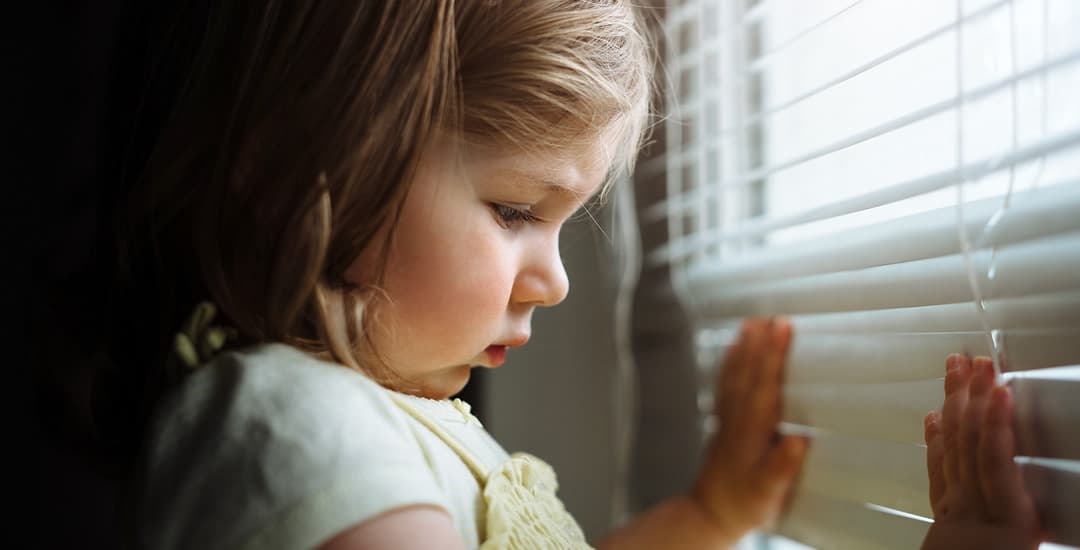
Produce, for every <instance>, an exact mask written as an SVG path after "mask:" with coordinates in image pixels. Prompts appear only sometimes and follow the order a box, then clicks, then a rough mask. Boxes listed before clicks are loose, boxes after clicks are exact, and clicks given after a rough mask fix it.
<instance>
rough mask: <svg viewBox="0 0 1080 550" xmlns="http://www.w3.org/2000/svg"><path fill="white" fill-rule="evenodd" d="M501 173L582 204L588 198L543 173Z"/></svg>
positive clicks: (518, 171) (506, 171)
mask: <svg viewBox="0 0 1080 550" xmlns="http://www.w3.org/2000/svg"><path fill="white" fill-rule="evenodd" d="M503 173H504V174H506V175H509V176H513V177H514V178H517V179H519V180H525V181H527V182H529V183H532V184H533V185H540V186H542V187H544V188H545V189H546V190H547V191H551V192H553V193H556V194H558V195H562V196H564V197H567V198H569V199H573V200H576V201H582V202H584V201H586V200H588V197H586V196H584V195H583V194H582V193H580V192H578V191H576V190H575V189H573V188H572V187H570V186H568V185H566V184H565V183H563V182H561V181H559V180H558V179H555V178H552V177H549V176H548V175H546V174H543V173H533V172H524V171H521V170H515V169H512V168H511V169H507V170H505V171H504V172H503Z"/></svg>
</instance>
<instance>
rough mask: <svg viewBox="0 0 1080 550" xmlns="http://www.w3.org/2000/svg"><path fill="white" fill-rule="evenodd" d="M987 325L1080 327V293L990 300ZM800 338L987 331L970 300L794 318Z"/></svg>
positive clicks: (1000, 327) (1001, 326)
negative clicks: (808, 336) (830, 335)
mask: <svg viewBox="0 0 1080 550" xmlns="http://www.w3.org/2000/svg"><path fill="white" fill-rule="evenodd" d="M983 307H984V308H985V311H986V315H987V321H988V322H989V324H990V326H992V327H996V328H999V329H1006V330H1007V329H1015V328H1035V327H1054V326H1068V325H1073V326H1077V325H1080V291H1072V292H1060V293H1051V294H1039V295H1035V296H1024V297H1021V298H1006V299H1000V300H987V301H985V302H983ZM791 322H792V325H793V326H794V328H795V333H796V334H807V333H815V332H824V333H830V332H831V333H843V334H851V333H860V332H920V331H922V332H938V331H953V330H958V331H969V330H982V328H983V326H982V322H981V320H980V319H979V315H978V311H977V310H976V309H975V306H974V305H972V304H971V303H970V302H964V303H957V304H943V305H933V306H921V307H908V308H896V309H879V310H872V311H853V312H844V313H825V314H819V315H804V316H799V317H793V318H792V319H791Z"/></svg>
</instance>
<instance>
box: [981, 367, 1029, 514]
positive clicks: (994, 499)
mask: <svg viewBox="0 0 1080 550" xmlns="http://www.w3.org/2000/svg"><path fill="white" fill-rule="evenodd" d="M1012 418H1013V401H1012V396H1011V394H1010V393H1009V390H1008V388H1006V387H1004V386H997V387H995V388H994V389H993V391H992V392H991V393H990V404H989V407H988V410H987V414H986V416H985V419H984V423H983V429H982V437H981V438H980V440H979V452H978V466H979V480H980V482H981V487H982V491H983V494H985V495H986V503H987V513H989V514H990V516H991V518H992V519H994V520H996V521H1003V522H1008V521H1009V520H1010V518H1011V519H1012V520H1014V521H1015V520H1017V519H1019V516H1020V515H1021V514H1023V513H1024V510H1023V508H1022V507H1023V505H1024V504H1023V503H1025V502H1026V499H1027V494H1026V491H1025V489H1024V486H1023V479H1022V478H1021V476H1020V469H1019V468H1018V467H1017V466H1016V463H1015V462H1014V461H1013V455H1014V454H1015V452H1016V448H1015V440H1014V437H1013V426H1012Z"/></svg>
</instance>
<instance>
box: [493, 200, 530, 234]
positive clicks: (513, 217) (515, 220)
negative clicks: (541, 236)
mask: <svg viewBox="0 0 1080 550" xmlns="http://www.w3.org/2000/svg"><path fill="white" fill-rule="evenodd" d="M491 210H492V211H493V212H495V217H496V218H498V222H499V225H501V226H503V228H505V229H510V228H511V227H514V226H517V225H520V224H523V223H531V222H535V221H537V220H539V219H540V218H537V217H536V214H533V213H532V212H529V211H528V210H523V209H521V208H514V207H512V206H506V205H505V204H498V203H492V204H491Z"/></svg>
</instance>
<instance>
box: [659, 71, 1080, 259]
mask: <svg viewBox="0 0 1080 550" xmlns="http://www.w3.org/2000/svg"><path fill="white" fill-rule="evenodd" d="M1078 61H1080V50H1078V51H1072V52H1069V53H1068V54H1065V55H1062V56H1060V57H1058V58H1056V59H1053V60H1050V61H1048V62H1047V63H1044V64H1040V65H1037V66H1034V67H1031V68H1029V69H1025V70H1024V71H1020V72H1017V73H1016V74H1014V75H1012V76H1009V77H1007V78H1004V79H1002V80H999V81H995V82H992V83H990V84H987V85H984V86H982V87H980V88H977V89H975V90H972V91H969V92H967V93H965V94H964V95H962V96H959V97H953V98H950V99H946V100H944V101H941V102H938V103H935V104H933V105H929V106H927V107H923V108H921V109H918V110H916V111H913V112H910V113H907V114H905V115H903V116H900V117H898V118H895V119H893V120H891V121H889V122H886V123H884V124H881V125H878V126H875V127H873V128H870V129H868V130H864V131H862V132H859V133H857V134H853V135H851V136H848V137H846V138H843V139H841V140H839V141H837V142H835V143H830V144H828V145H826V146H823V147H819V148H817V149H814V150H812V151H809V152H806V153H803V154H801V155H800V156H798V157H795V158H792V159H789V160H785V161H780V162H778V163H775V164H772V165H769V166H764V167H761V168H758V169H755V170H752V171H749V172H747V173H745V174H741V175H739V176H737V177H735V178H734V179H732V180H729V181H724V182H723V183H722V184H720V185H712V186H709V187H708V188H699V189H695V190H693V191H692V192H689V193H686V194H680V195H674V196H669V197H668V198H667V199H665V200H664V201H661V202H658V203H656V204H654V205H652V206H650V207H648V208H647V209H645V211H644V212H643V213H642V219H644V220H645V221H646V222H649V221H656V220H659V219H662V218H664V217H673V216H677V215H679V214H682V213H683V212H684V211H686V210H687V209H692V208H696V207H697V206H698V204H699V202H700V201H701V200H705V199H707V198H708V197H710V196H712V195H715V194H716V193H718V192H720V191H722V190H723V189H725V188H731V187H740V186H745V185H750V184H753V183H756V182H760V181H762V180H763V179H764V178H767V177H768V176H770V175H772V174H775V173H777V172H779V171H781V170H786V169H788V168H791V167H792V166H796V165H798V164H802V163H805V162H807V161H810V160H813V159H816V158H820V157H823V156H826V155H829V154H832V153H835V152H837V151H840V150H843V149H846V148H848V147H851V146H853V145H857V144H859V143H862V142H864V141H868V140H870V139H873V138H876V137H879V136H882V135H885V134H887V133H889V132H891V131H893V130H897V129H899V128H903V127H905V126H908V125H911V124H914V123H916V122H919V121H921V120H925V119H927V118H929V117H931V116H934V115H937V114H941V113H944V112H948V111H950V110H953V109H956V108H957V107H958V106H959V105H961V104H964V103H970V102H972V101H976V100H979V99H982V98H984V97H986V96H988V95H990V94H991V93H994V92H998V91H1000V90H1004V89H1007V88H1008V87H1009V86H1012V85H1014V84H1015V83H1017V82H1020V81H1021V80H1023V79H1026V78H1030V77H1033V76H1038V75H1041V74H1043V73H1044V72H1045V71H1049V70H1052V69H1056V68H1059V67H1063V66H1066V65H1070V64H1073V63H1076V62H1078ZM1071 130H1073V131H1070V132H1066V133H1064V134H1062V135H1061V136H1057V137H1054V138H1050V139H1047V140H1043V141H1040V142H1036V143H1032V144H1030V145H1027V146H1024V147H1021V148H1019V149H1017V150H1016V151H1011V152H1008V153H1004V154H1002V155H995V156H993V157H991V158H986V159H980V160H978V161H976V162H970V163H968V164H966V165H964V166H962V167H957V168H955V169H949V170H944V171H941V172H937V173H934V174H929V175H926V176H923V177H920V178H916V179H914V180H910V181H907V182H903V183H899V184H896V185H893V186H891V187H887V188H885V189H881V190H879V191H877V192H874V193H870V194H867V195H864V196H861V197H856V198H855V199H850V200H847V201H840V202H838V203H834V204H829V205H825V206H822V207H819V208H816V209H812V210H810V211H808V212H805V213H801V214H798V215H795V216H789V217H781V218H776V219H772V218H762V219H750V220H747V221H746V222H743V223H742V224H740V225H739V226H736V227H735V228H732V229H731V230H729V231H728V232H727V233H726V234H725V235H724V238H728V239H732V238H741V237H747V236H752V235H759V234H761V233H765V232H767V231H771V230H774V229H781V228H784V227H790V226H792V225H798V224H800V223H807V222H809V221H816V220H820V219H824V218H827V217H832V216H839V215H843V214H848V213H851V212H855V211H857V210H864V209H866V208H871V207H872V206H880V205H882V204H887V203H888V202H894V201H897V200H901V199H903V198H907V197H911V196H915V195H919V194H922V193H927V192H930V191H933V190H936V189H940V188H942V187H946V186H948V185H952V184H954V183H956V182H957V181H959V180H960V179H961V174H963V175H964V176H965V177H966V178H968V179H977V178H979V177H982V176H984V175H986V174H987V173H989V172H992V171H994V170H997V169H1000V168H1001V167H1002V166H1006V167H1007V166H1009V165H1013V164H1021V163H1023V162H1026V161H1028V160H1032V159H1034V158H1037V157H1041V156H1045V155H1049V154H1053V153H1055V152H1057V151H1060V150H1063V149H1067V148H1070V147H1072V146H1074V145H1075V144H1076V143H1077V139H1076V135H1075V134H1076V131H1075V129H1071ZM673 154H674V153H669V157H670V156H671V155H673ZM670 160H676V159H670ZM863 204H868V205H870V206H861V207H860V206H859V205H863Z"/></svg>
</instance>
